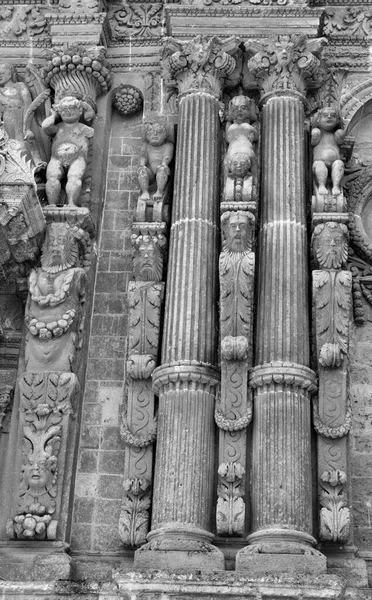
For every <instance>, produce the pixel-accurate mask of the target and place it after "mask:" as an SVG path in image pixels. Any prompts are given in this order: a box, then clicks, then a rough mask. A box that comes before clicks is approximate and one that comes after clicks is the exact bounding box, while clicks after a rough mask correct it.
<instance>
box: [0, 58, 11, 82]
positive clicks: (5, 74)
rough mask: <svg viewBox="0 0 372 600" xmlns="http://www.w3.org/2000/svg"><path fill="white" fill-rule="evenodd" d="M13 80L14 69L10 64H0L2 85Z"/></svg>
mask: <svg viewBox="0 0 372 600" xmlns="http://www.w3.org/2000/svg"><path fill="white" fill-rule="evenodd" d="M11 80H12V68H11V66H10V65H9V64H8V63H0V85H5V84H6V83H7V82H8V81H11Z"/></svg>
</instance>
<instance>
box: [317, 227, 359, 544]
mask: <svg viewBox="0 0 372 600" xmlns="http://www.w3.org/2000/svg"><path fill="white" fill-rule="evenodd" d="M326 216H327V215H324V217H326ZM329 216H330V217H332V215H329ZM313 252H314V255H315V259H316V261H317V263H318V265H319V267H320V268H321V270H315V271H313V311H314V320H315V333H316V355H317V362H318V370H319V394H318V399H317V401H316V402H314V407H313V411H314V427H315V430H316V432H317V434H318V486H319V503H320V506H321V509H320V538H321V539H322V540H324V541H328V542H329V541H331V542H338V543H346V542H347V541H348V537H349V533H350V532H349V529H350V527H349V526H350V510H349V508H348V507H347V505H348V485H347V483H348V482H347V473H348V465H347V434H348V432H349V430H350V426H351V411H350V406H349V404H348V400H347V396H348V395H347V366H346V363H345V358H346V357H347V353H348V344H349V321H350V317H351V305H352V303H351V298H352V274H351V273H350V272H349V271H344V270H343V267H344V266H345V264H346V261H347V257H348V230H347V227H346V225H344V224H342V223H338V222H334V221H326V222H323V223H321V224H319V225H317V226H316V227H315V229H314V233H313Z"/></svg>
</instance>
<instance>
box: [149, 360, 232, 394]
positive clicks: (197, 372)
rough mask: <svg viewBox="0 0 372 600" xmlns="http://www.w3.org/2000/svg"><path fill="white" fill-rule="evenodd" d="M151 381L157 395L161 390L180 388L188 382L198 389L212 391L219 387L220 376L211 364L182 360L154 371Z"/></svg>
mask: <svg viewBox="0 0 372 600" xmlns="http://www.w3.org/2000/svg"><path fill="white" fill-rule="evenodd" d="M152 380H153V383H152V386H153V390H154V392H155V393H156V394H159V393H161V391H162V389H163V388H167V387H168V386H169V387H171V388H175V389H177V388H182V387H183V384H187V383H188V382H193V383H194V385H196V386H197V388H200V389H208V388H210V389H213V388H216V387H217V386H218V385H219V382H220V376H219V371H218V370H217V369H216V367H213V366H212V365H211V364H208V363H202V362H198V361H193V360H191V361H186V360H184V361H179V362H175V363H168V364H164V365H161V366H160V367H158V368H157V369H155V370H154V372H153V374H152ZM186 387H187V389H188V386H186Z"/></svg>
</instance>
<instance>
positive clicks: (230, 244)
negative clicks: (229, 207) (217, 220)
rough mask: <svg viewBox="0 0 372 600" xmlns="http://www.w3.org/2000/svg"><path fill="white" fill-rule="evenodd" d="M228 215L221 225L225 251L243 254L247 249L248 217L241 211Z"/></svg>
mask: <svg viewBox="0 0 372 600" xmlns="http://www.w3.org/2000/svg"><path fill="white" fill-rule="evenodd" d="M225 214H229V217H228V218H226V221H225V222H224V225H223V230H224V236H225V240H226V246H227V249H228V250H230V251H231V252H243V251H244V250H246V249H247V248H248V231H249V220H248V215H247V214H246V213H243V212H241V211H237V212H233V213H225Z"/></svg>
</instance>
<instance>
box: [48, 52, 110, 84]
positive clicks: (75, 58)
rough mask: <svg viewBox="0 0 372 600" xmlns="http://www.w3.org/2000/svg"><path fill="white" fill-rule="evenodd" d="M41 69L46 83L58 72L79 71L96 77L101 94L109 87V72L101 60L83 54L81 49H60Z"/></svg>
mask: <svg viewBox="0 0 372 600" xmlns="http://www.w3.org/2000/svg"><path fill="white" fill-rule="evenodd" d="M71 50H73V49H71ZM77 52H78V51H77ZM43 71H44V79H45V83H46V84H47V85H49V84H50V83H51V81H52V79H53V77H55V76H56V75H58V74H59V73H63V72H67V73H68V72H70V73H71V72H81V73H85V74H86V75H89V76H91V77H94V78H95V79H97V82H98V83H99V84H100V87H101V92H102V93H103V94H105V93H107V91H108V88H109V87H110V81H111V78H110V72H109V69H108V68H107V67H106V66H105V65H104V63H103V61H102V60H101V59H100V58H98V57H94V56H88V55H84V54H83V52H82V51H81V50H79V52H78V53H76V54H72V53H71V54H69V53H67V52H65V51H61V52H60V53H58V54H56V55H54V56H53V57H52V58H51V60H48V61H47V62H46V63H45V65H44V69H43Z"/></svg>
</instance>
